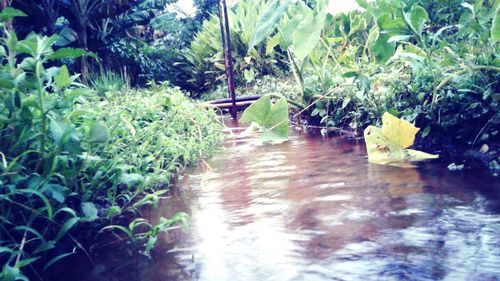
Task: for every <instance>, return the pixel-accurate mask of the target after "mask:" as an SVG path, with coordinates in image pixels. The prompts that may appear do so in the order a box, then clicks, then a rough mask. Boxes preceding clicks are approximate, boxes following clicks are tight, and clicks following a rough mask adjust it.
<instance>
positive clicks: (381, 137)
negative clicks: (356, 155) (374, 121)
mask: <svg viewBox="0 0 500 281" xmlns="http://www.w3.org/2000/svg"><path fill="white" fill-rule="evenodd" d="M419 130H420V129H419V128H417V127H415V126H414V125H413V124H411V123H409V122H408V121H405V120H402V119H399V118H397V117H395V116H394V115H392V114H390V113H387V112H386V113H384V115H383V116H382V128H377V127H375V126H368V128H366V129H365V131H364V136H365V142H366V150H367V153H368V161H369V162H371V163H376V164H382V165H391V166H397V167H408V166H409V165H408V163H409V162H412V161H422V160H428V159H436V158H438V157H439V156H438V155H433V154H429V153H425V152H422V151H418V150H413V149H407V148H408V147H410V146H411V145H413V142H414V141H415V135H416V134H417V132H418V131H419Z"/></svg>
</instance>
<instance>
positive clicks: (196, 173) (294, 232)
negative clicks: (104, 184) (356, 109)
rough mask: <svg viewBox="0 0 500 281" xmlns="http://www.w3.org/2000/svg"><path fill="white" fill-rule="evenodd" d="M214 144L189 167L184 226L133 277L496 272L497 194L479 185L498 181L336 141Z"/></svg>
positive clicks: (468, 275)
mask: <svg viewBox="0 0 500 281" xmlns="http://www.w3.org/2000/svg"><path fill="white" fill-rule="evenodd" d="M224 146H225V147H226V149H225V150H224V151H222V152H220V153H219V154H218V155H217V156H216V157H214V158H213V159H211V160H209V161H208V162H209V165H210V169H201V168H200V169H198V170H190V171H189V172H188V173H189V174H190V175H189V176H187V177H186V178H185V181H183V183H182V184H181V186H180V190H181V191H182V190H184V192H187V193H189V194H191V196H190V197H188V200H190V201H188V202H187V204H186V205H189V206H190V207H189V208H187V209H186V210H185V211H186V212H188V213H190V215H191V221H190V228H189V229H190V231H189V232H188V233H187V234H186V235H185V239H184V240H181V241H179V246H178V248H177V249H178V250H177V251H173V252H172V253H170V254H168V255H165V256H168V259H167V258H165V259H162V258H156V259H154V264H153V265H152V266H150V267H148V268H147V270H145V271H146V273H148V274H149V275H148V276H154V277H151V278H150V279H147V278H146V277H144V279H143V280H155V281H160V280H203V281H212V280H213V281H226V280H227V281H230V280H231V281H232V280H238V281H247V280H248V281H254V280H279V281H282V280H285V281H286V280H377V281H378V280H450V281H455V280H499V279H500V216H499V210H500V201H499V199H498V196H497V197H492V196H485V195H484V192H486V191H487V190H486V191H485V190H482V189H480V188H478V187H485V188H498V187H499V186H500V182H499V180H498V179H492V178H488V177H484V176H478V175H475V174H472V173H471V174H467V173H468V172H464V173H461V174H452V173H450V172H448V171H447V170H446V167H444V166H441V165H440V164H430V165H428V167H427V166H426V168H425V169H424V168H421V169H400V168H394V167H385V166H379V165H370V164H368V163H367V160H366V154H365V148H364V146H363V145H360V144H356V143H353V142H350V141H348V140H345V139H340V138H337V139H336V138H334V139H326V138H325V139H324V138H306V137H304V136H303V135H298V134H296V135H293V136H292V138H291V141H290V142H288V143H284V144H280V145H275V146H263V145H259V144H258V143H257V142H256V141H255V139H252V138H244V139H234V140H229V141H228V142H227V143H225V144H224ZM459 175H462V176H459ZM483 189H484V188H483ZM495 192H496V193H498V191H495ZM495 192H493V193H490V194H495ZM183 198H184V197H183ZM160 211H161V210H160ZM172 260H175V261H176V262H174V263H173V262H172ZM172 264H179V266H178V267H179V268H178V269H176V271H173V272H176V274H173V275H172V274H171V275H169V274H167V273H164V271H165V270H164V268H166V267H169V266H172ZM167 272H168V270H167ZM179 272H181V273H179Z"/></svg>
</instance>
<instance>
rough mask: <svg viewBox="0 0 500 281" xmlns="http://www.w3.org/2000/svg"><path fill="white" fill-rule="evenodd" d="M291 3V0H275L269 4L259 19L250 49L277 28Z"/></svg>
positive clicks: (251, 39) (249, 44)
mask: <svg viewBox="0 0 500 281" xmlns="http://www.w3.org/2000/svg"><path fill="white" fill-rule="evenodd" d="M290 3H291V0H285V1H280V0H275V1H273V2H272V3H271V4H269V6H268V8H267V10H266V11H265V12H264V13H263V14H262V15H261V16H260V18H259V19H258V20H257V23H256V26H255V31H254V33H253V34H252V37H251V38H250V42H249V43H248V49H249V51H250V50H251V49H252V48H253V47H255V46H257V45H258V44H259V43H260V42H262V41H264V39H266V38H267V37H268V36H269V35H271V33H273V32H274V31H275V30H276V27H277V26H278V24H279V22H280V20H281V17H282V16H283V14H284V13H285V12H286V11H287V10H288V6H289V5H290Z"/></svg>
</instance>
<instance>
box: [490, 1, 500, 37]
mask: <svg viewBox="0 0 500 281" xmlns="http://www.w3.org/2000/svg"><path fill="white" fill-rule="evenodd" d="M499 14H500V7H498V8H497V11H496V13H495V17H494V18H493V25H492V26H491V40H492V41H493V43H497V42H498V41H500V15H499Z"/></svg>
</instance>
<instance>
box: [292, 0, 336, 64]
mask: <svg viewBox="0 0 500 281" xmlns="http://www.w3.org/2000/svg"><path fill="white" fill-rule="evenodd" d="M299 5H300V6H301V7H302V12H303V13H304V17H303V18H302V20H301V21H300V23H299V24H298V26H297V27H296V29H295V31H294V32H293V35H292V47H293V52H294V54H295V55H296V56H297V58H298V59H299V60H304V59H305V58H306V57H307V56H308V55H309V54H310V53H311V52H312V51H313V50H314V48H316V45H318V43H319V41H320V39H321V32H322V31H323V27H324V25H325V20H326V14H327V9H326V8H327V5H326V4H325V1H318V3H317V6H316V8H315V10H314V13H312V12H310V11H309V10H310V8H309V7H307V6H306V5H305V4H304V3H303V2H299ZM308 9H309V10H308Z"/></svg>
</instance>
